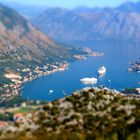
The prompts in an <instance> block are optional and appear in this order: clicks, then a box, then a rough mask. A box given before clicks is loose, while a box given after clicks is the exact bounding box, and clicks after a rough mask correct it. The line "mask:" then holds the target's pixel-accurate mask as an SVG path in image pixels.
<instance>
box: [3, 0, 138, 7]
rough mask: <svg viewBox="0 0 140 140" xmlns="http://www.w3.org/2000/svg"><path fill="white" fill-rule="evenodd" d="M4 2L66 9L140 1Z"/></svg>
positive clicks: (30, 0) (31, 0)
mask: <svg viewBox="0 0 140 140" xmlns="http://www.w3.org/2000/svg"><path fill="white" fill-rule="evenodd" d="M1 1H4V2H13V1H14V2H18V3H24V4H30V5H45V6H49V7H52V6H53V7H56V6H57V7H58V6H61V7H66V8H73V7H77V6H88V7H104V6H117V5H120V4H121V3H123V2H127V1H133V2H136V1H138V0H0V2H1Z"/></svg>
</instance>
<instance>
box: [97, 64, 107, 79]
mask: <svg viewBox="0 0 140 140" xmlns="http://www.w3.org/2000/svg"><path fill="white" fill-rule="evenodd" d="M105 74H106V67H105V66H102V67H100V68H99V69H98V75H99V76H100V77H102V76H104V75H105Z"/></svg>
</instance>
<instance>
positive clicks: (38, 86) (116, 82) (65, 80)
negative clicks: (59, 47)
mask: <svg viewBox="0 0 140 140" xmlns="http://www.w3.org/2000/svg"><path fill="white" fill-rule="evenodd" d="M83 46H86V47H90V48H92V49H93V50H95V51H102V52H104V54H105V55H104V56H103V57H89V58H88V59H87V60H84V61H77V62H73V63H71V64H70V66H69V69H68V70H66V71H64V72H58V73H55V74H52V75H50V76H46V77H42V78H38V79H36V80H34V81H32V82H30V83H26V84H25V85H24V88H23V94H22V96H23V97H24V98H29V99H33V100H48V101H51V100H54V99H58V98H61V97H64V92H65V93H66V95H70V94H71V92H73V91H75V90H77V89H81V88H83V87H86V86H85V85H83V84H82V83H81V82H80V79H81V78H85V77H95V78H97V77H98V76H97V70H98V68H99V67H101V66H106V68H107V74H106V75H105V76H104V77H103V78H99V79H98V80H99V81H98V85H105V86H107V87H109V88H115V89H118V90H121V89H124V88H128V87H140V85H138V82H140V74H137V73H128V72H127V71H126V70H127V68H128V67H129V66H130V64H129V63H130V61H132V60H137V59H138V57H139V56H140V44H139V43H120V42H118V43H108V42H101V43H94V42H91V43H85V44H83ZM108 80H111V83H110V82H108ZM50 90H53V91H54V92H53V93H52V94H51V95H50V94H49V91H50Z"/></svg>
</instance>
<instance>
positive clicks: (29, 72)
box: [0, 48, 104, 101]
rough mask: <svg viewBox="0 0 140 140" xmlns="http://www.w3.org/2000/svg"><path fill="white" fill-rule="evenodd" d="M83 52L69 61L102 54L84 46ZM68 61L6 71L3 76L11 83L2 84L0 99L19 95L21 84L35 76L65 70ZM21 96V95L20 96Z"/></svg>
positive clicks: (38, 76) (5, 99)
mask: <svg viewBox="0 0 140 140" xmlns="http://www.w3.org/2000/svg"><path fill="white" fill-rule="evenodd" d="M84 52H85V53H87V55H74V56H73V57H72V58H71V62H72V61H73V60H74V61H79V60H86V59H87V57H100V56H103V55H104V54H103V53H102V52H94V51H92V50H90V49H89V48H85V49H84ZM69 64H70V61H69V62H68V61H65V60H64V61H62V62H54V63H53V64H46V65H44V66H41V67H40V66H36V67H35V68H34V69H31V68H23V69H22V70H21V71H17V72H18V73H15V72H9V73H6V74H5V75H4V76H5V77H6V78H8V79H9V80H11V83H9V85H8V84H4V86H3V87H4V88H5V89H6V90H5V91H6V92H5V93H4V94H1V95H0V97H1V100H0V101H7V100H8V99H9V98H14V97H19V96H21V95H22V89H23V85H24V84H25V83H28V82H31V81H33V80H35V79H37V78H40V77H44V76H48V75H51V74H54V73H56V72H61V71H65V70H66V69H68V67H69ZM20 73H25V74H24V76H21V75H20ZM10 89H11V90H10ZM21 98H22V97H21Z"/></svg>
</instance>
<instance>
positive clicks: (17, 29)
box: [0, 4, 77, 86]
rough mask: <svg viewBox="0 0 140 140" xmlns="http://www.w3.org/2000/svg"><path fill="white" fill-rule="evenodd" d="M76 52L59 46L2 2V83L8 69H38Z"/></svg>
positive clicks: (0, 64)
mask: <svg viewBox="0 0 140 140" xmlns="http://www.w3.org/2000/svg"><path fill="white" fill-rule="evenodd" d="M75 52H77V51H76V49H75V50H74V49H71V48H68V47H64V46H62V45H58V44H57V43H55V42H54V41H52V40H51V39H50V38H48V37H47V36H46V35H45V34H43V33H41V32H40V31H39V30H37V29H36V28H35V27H33V26H32V25H31V24H30V22H29V21H27V20H26V19H25V18H23V17H22V16H20V15H19V14H18V13H17V12H16V11H14V10H12V9H10V8H8V7H5V6H3V5H1V4H0V72H1V75H0V77H1V78H0V86H1V84H4V81H7V79H6V78H5V77H4V76H3V75H4V74H5V73H6V72H9V71H13V72H15V73H17V72H18V73H19V74H21V71H22V69H24V68H31V69H33V68H35V67H36V66H43V65H46V64H50V63H53V62H62V61H64V60H69V59H71V58H72V55H73V54H74V53H75Z"/></svg>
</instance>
